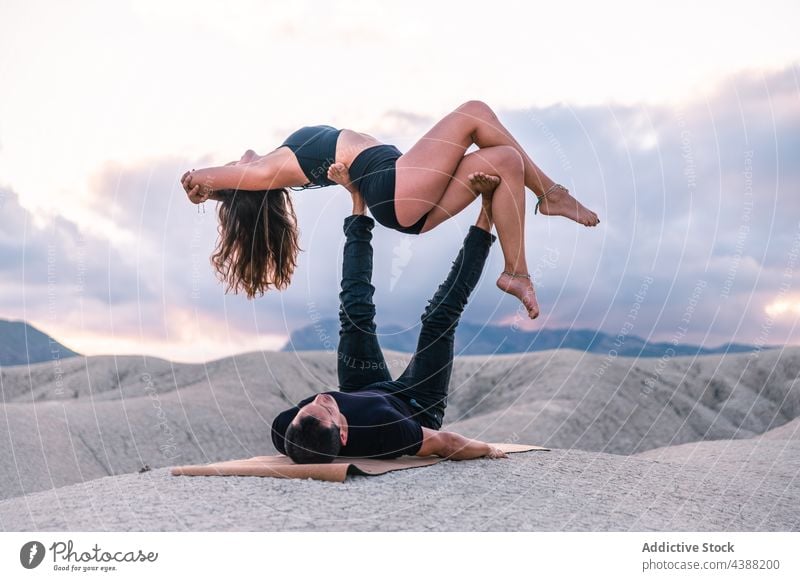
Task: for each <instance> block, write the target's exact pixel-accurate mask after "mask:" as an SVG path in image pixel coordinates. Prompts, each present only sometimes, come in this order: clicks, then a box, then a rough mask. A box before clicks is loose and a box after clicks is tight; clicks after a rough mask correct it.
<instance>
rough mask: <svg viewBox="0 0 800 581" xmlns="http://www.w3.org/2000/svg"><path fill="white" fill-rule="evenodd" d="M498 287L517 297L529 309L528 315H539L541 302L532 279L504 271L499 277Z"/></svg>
mask: <svg viewBox="0 0 800 581" xmlns="http://www.w3.org/2000/svg"><path fill="white" fill-rule="evenodd" d="M497 288H499V289H500V290H501V291H503V292H507V293H508V294H510V295H514V296H515V297H517V298H518V299H519V300H520V301H521V302H522V305H523V306H524V307H525V309H526V310H527V311H528V316H529V317H530V318H531V319H535V318H536V317H538V316H539V303H538V302H537V301H536V291H535V290H534V289H533V283H532V282H531V279H529V278H527V277H513V276H510V275H508V274H506V273H503V274H501V275H500V278H498V279H497Z"/></svg>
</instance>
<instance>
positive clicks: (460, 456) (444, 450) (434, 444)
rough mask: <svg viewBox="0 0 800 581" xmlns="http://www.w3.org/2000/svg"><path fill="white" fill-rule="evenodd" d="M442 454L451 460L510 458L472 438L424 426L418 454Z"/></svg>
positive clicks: (497, 449)
mask: <svg viewBox="0 0 800 581" xmlns="http://www.w3.org/2000/svg"><path fill="white" fill-rule="evenodd" d="M431 455H436V456H441V457H442V458H449V459H450V460H472V459H473V458H483V457H484V456H485V457H488V458H508V455H507V454H506V453H505V452H503V451H502V450H500V449H499V448H495V447H494V446H491V445H489V444H487V443H486V442H481V441H480V440H472V439H470V438H466V437H464V436H462V435H461V434H457V433H455V432H437V431H436V430H431V429H430V428H425V427H423V428H422V446H421V447H420V449H419V452H417V456H431Z"/></svg>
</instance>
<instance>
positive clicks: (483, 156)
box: [422, 145, 539, 319]
mask: <svg viewBox="0 0 800 581" xmlns="http://www.w3.org/2000/svg"><path fill="white" fill-rule="evenodd" d="M523 171H524V167H523V161H522V158H521V157H520V155H519V154H518V153H517V151H516V150H515V149H514V148H512V147H510V146H507V145H501V146H497V147H487V148H485V149H481V150H479V151H475V152H473V153H468V154H467V155H465V156H464V157H463V158H461V163H459V164H458V167H457V168H456V170H455V172H454V175H453V177H452V179H451V180H450V183H449V184H448V185H447V187H446V188H445V191H444V193H443V194H442V197H441V200H440V201H439V203H438V204H437V205H436V206H435V207H434V208H433V209H432V210H431V211H430V213H429V214H428V217H427V219H426V220H425V225H424V227H423V228H422V232H428V231H429V230H432V229H433V228H435V227H436V226H438V225H439V224H441V223H442V222H444V221H445V220H447V219H448V218H451V217H452V216H455V215H456V214H458V213H459V212H461V210H463V209H464V208H466V207H467V206H468V205H469V204H470V203H471V202H472V201H473V200H475V198H476V196H477V195H478V192H482V193H487V194H490V193H492V192H491V191H487V190H488V189H493V190H494V192H493V195H492V206H491V210H492V216H493V219H494V223H495V226H496V228H497V236H498V238H499V239H500V246H501V248H502V249H503V256H504V258H505V269H504V270H505V272H509V273H512V274H518V275H526V274H528V264H527V261H526V258H525V184H524V182H523ZM481 173H483V174H493V175H496V176H498V177H499V178H500V180H499V183H497V182H496V181H491V179H490V178H489V179H487V178H483V177H482V176H480V174H481ZM497 286H498V287H500V289H501V290H503V291H505V292H508V293H510V294H512V295H514V296H515V297H517V298H518V299H519V300H520V301H522V304H523V305H525V308H526V309H527V311H528V316H530V317H531V318H532V319H535V318H536V317H537V316H538V315H539V305H538V304H537V302H536V293H535V292H534V289H533V283H532V282H531V280H530V279H527V278H515V277H512V276H509V275H501V276H500V278H499V279H498V280H497Z"/></svg>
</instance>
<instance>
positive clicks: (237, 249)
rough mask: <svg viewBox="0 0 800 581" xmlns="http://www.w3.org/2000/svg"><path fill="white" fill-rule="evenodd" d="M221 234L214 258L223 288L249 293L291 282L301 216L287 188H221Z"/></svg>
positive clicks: (248, 294) (256, 292) (219, 230)
mask: <svg viewBox="0 0 800 581" xmlns="http://www.w3.org/2000/svg"><path fill="white" fill-rule="evenodd" d="M218 194H219V195H220V197H221V198H222V202H221V203H220V204H219V210H218V216H219V226H218V232H219V240H218V241H217V247H216V248H215V249H214V253H213V254H212V255H211V264H212V265H213V266H214V268H215V270H216V271H217V276H218V278H220V279H221V280H222V282H224V283H225V284H226V288H225V292H226V293H227V292H228V291H231V290H232V291H233V292H234V294H238V293H239V291H240V290H243V291H244V292H245V293H246V294H247V298H250V299H252V298H255V296H256V295H263V294H264V293H265V292H266V291H268V290H269V289H270V288H275V289H278V290H281V289H284V288H286V287H287V286H289V283H290V282H291V281H292V274H293V273H294V269H295V267H296V266H297V254H298V252H300V246H299V244H298V238H299V234H298V230H297V218H296V216H295V213H294V206H293V205H292V200H291V198H290V197H289V192H288V191H287V190H285V189H278V190H261V191H256V192H254V191H247V190H220V191H219V192H218Z"/></svg>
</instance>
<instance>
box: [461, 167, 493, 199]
mask: <svg viewBox="0 0 800 581" xmlns="http://www.w3.org/2000/svg"><path fill="white" fill-rule="evenodd" d="M467 179H468V180H469V185H470V186H472V189H473V191H474V192H475V193H476V194H491V193H493V192H494V191H495V190H496V189H497V186H499V185H500V177H499V176H494V175H490V174H487V173H483V172H482V171H476V172H475V173H471V174H469V175H468V176H467Z"/></svg>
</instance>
